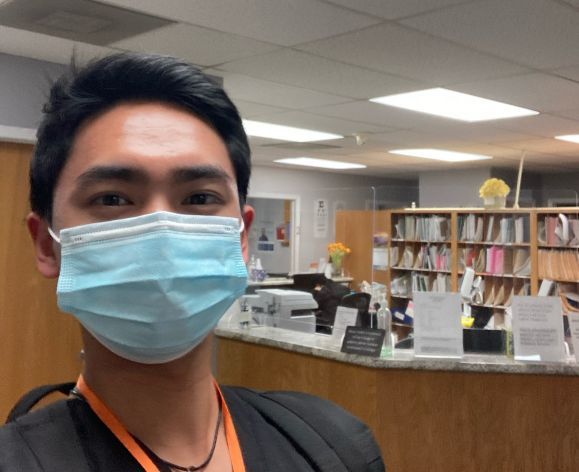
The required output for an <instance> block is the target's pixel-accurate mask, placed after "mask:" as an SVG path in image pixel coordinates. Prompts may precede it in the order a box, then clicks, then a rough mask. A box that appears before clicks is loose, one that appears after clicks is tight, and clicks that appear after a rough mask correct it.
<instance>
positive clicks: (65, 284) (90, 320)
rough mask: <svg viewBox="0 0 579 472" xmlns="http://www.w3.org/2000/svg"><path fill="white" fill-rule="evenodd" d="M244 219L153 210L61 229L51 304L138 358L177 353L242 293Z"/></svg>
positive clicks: (154, 360)
mask: <svg viewBox="0 0 579 472" xmlns="http://www.w3.org/2000/svg"><path fill="white" fill-rule="evenodd" d="M241 231H243V223H241V224H240V222H239V220H238V219H236V218H228V217H221V216H200V215H180V214H175V213H169V212H157V213H151V214H148V215H144V216H137V217H134V218H126V219H120V220H112V221H106V222H102V223H93V224H87V225H83V226H76V227H74V228H68V229H63V230H62V231H60V238H58V237H56V235H54V234H53V237H54V238H55V239H56V240H57V241H59V242H60V244H61V268H60V277H59V279H58V287H57V294H58V305H59V307H60V308H61V310H63V311H65V312H67V313H71V314H72V315H74V316H75V317H76V318H77V319H78V320H79V321H80V322H81V323H82V325H83V326H84V327H85V328H86V329H87V330H88V331H89V332H90V333H91V334H92V335H93V336H94V337H95V338H96V339H97V340H98V341H99V342H101V343H102V344H103V345H104V346H105V347H107V348H108V349H109V350H111V351H112V352H114V353H115V354H117V355H119V356H121V357H123V358H125V359H129V360H132V361H135V362H140V363H143V364H160V363H165V362H169V361H171V360H174V359H177V358H179V357H182V356H184V355H185V354H187V353H188V352H189V351H191V350H192V349H194V348H195V347H196V346H197V345H198V344H199V343H200V342H201V341H202V340H203V339H204V338H205V337H206V336H207V335H208V334H209V333H210V332H211V331H212V330H213V328H214V327H215V326H216V324H217V322H218V321H219V319H220V318H221V316H222V315H223V314H224V313H225V311H226V310H227V309H228V308H229V307H230V306H231V304H232V303H233V302H234V301H235V300H236V299H237V298H239V297H240V296H241V295H243V293H244V291H245V288H246V285H247V270H246V267H245V262H244V260H243V255H242V252H241V242H240V233H241Z"/></svg>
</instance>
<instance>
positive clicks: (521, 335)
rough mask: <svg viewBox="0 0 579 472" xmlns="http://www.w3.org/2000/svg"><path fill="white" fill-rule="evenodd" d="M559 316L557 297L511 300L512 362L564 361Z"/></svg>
mask: <svg viewBox="0 0 579 472" xmlns="http://www.w3.org/2000/svg"><path fill="white" fill-rule="evenodd" d="M562 313H563V310H562V307H561V299H560V298H559V297H520V296H515V297H513V339H514V345H515V346H514V347H515V359H516V360H521V361H528V360H531V361H543V362H562V361H564V360H565V347H564V344H563V343H564V341H565V338H564V333H563V315H562Z"/></svg>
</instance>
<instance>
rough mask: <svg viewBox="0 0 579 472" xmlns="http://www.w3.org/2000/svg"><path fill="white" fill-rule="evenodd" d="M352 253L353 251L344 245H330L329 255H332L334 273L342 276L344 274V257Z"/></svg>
mask: <svg viewBox="0 0 579 472" xmlns="http://www.w3.org/2000/svg"><path fill="white" fill-rule="evenodd" d="M351 252H352V250H351V249H350V248H349V247H348V246H346V245H345V244H344V243H338V242H336V243H330V244H328V253H329V254H330V258H331V262H332V268H333V270H334V273H337V274H340V273H341V272H342V264H343V263H344V257H345V256H346V255H348V254H350V253H351Z"/></svg>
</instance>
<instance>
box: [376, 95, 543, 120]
mask: <svg viewBox="0 0 579 472" xmlns="http://www.w3.org/2000/svg"><path fill="white" fill-rule="evenodd" d="M370 101H371V102H375V103H380V104H382V105H390V106H393V107H398V108H404V109H406V110H413V111H419V112H422V113H429V114H431V115H437V116H444V117H446V118H453V119H455V120H461V121H468V122H474V121H487V120H498V119H503V118H513V117H516V116H529V115H538V114H539V112H537V111H534V110H528V109H527V108H521V107H516V106H514V105H508V104H506V103H501V102H495V101H494V100H488V99H486V98H480V97H475V96H474V95H468V94H466V93H460V92H454V91H453V90H447V89H444V88H432V89H427V90H418V91H417V92H409V93H399V94H396V95H388V96H386V97H377V98H371V99H370Z"/></svg>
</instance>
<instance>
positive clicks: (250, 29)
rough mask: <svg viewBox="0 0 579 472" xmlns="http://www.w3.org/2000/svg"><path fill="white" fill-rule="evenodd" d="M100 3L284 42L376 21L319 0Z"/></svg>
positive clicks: (126, 0)
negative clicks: (289, 0)
mask: <svg viewBox="0 0 579 472" xmlns="http://www.w3.org/2000/svg"><path fill="white" fill-rule="evenodd" d="M99 1H101V2H102V3H106V4H109V5H116V6H121V7H124V8H129V9H132V10H137V11H142V12H147V13H149V14H153V15H157V16H160V17H163V18H170V19H173V20H177V21H180V22H185V23H190V24H193V25H198V26H205V27H207V28H212V29H216V30H218V31H224V32H228V33H233V34H238V35H240V36H245V37H248V38H253V39H257V40H260V41H266V42H270V43H274V44H279V45H283V46H291V45H294V44H299V43H302V42H306V41H314V40H316V39H321V38H326V37H328V36H334V35H336V34H341V33H345V32H348V31H353V30H356V29H358V28H364V27H366V26H369V25H372V24H375V23H377V22H379V21H380V20H379V19H376V18H373V17H370V16H368V15H363V14H360V13H356V12H353V11H349V10H346V9H344V8H340V7H338V6H335V5H331V4H328V3H322V2H319V1H317V0H292V1H291V2H288V1H286V0H251V1H250V0H211V1H203V2H200V1H191V0H164V1H162V2H160V1H158V0H99Z"/></svg>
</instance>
